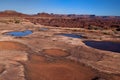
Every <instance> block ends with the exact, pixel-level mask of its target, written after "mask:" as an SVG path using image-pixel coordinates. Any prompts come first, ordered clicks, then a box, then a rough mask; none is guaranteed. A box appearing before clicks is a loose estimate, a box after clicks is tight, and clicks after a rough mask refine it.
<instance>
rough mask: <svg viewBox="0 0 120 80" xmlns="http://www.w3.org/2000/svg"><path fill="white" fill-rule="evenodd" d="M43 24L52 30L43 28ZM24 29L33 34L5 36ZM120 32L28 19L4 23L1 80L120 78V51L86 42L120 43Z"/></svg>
mask: <svg viewBox="0 0 120 80" xmlns="http://www.w3.org/2000/svg"><path fill="white" fill-rule="evenodd" d="M10 19H11V18H10ZM1 20H2V19H1ZM8 20H9V18H8ZM43 27H45V28H48V30H46V31H41V30H40V28H43ZM24 30H32V31H33V33H32V34H30V35H27V36H24V37H14V36H9V35H5V33H6V32H10V31H24ZM60 33H77V34H81V35H82V36H83V38H72V37H66V36H62V35H57V34H60ZM117 35H118V33H117V34H109V35H108V34H107V35H105V34H104V33H103V31H100V30H98V31H94V30H87V29H81V28H79V29H78V28H72V29H71V28H61V27H60V28H58V27H50V26H43V25H35V24H32V23H31V22H29V21H27V20H25V19H23V20H21V22H20V23H18V24H16V23H3V22H0V80H120V63H119V62H120V53H115V52H110V51H103V50H98V49H95V48H91V47H88V46H87V45H85V44H84V43H83V42H82V41H85V40H96V41H102V40H109V41H115V42H120V38H119V37H118V36H117ZM105 37H107V39H106V38H105ZM113 39H114V40H113Z"/></svg>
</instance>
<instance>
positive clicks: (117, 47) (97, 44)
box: [84, 41, 120, 53]
mask: <svg viewBox="0 0 120 80" xmlns="http://www.w3.org/2000/svg"><path fill="white" fill-rule="evenodd" d="M84 43H85V44H86V45H87V46H90V47H93V48H96V49H100V50H106V51H112V52H118V53H120V43H118V42H110V41H84Z"/></svg>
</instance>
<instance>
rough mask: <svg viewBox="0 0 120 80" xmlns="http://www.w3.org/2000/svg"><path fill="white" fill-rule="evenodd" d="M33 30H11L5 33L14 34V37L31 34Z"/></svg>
mask: <svg viewBox="0 0 120 80" xmlns="http://www.w3.org/2000/svg"><path fill="white" fill-rule="evenodd" d="M32 33H33V32H32V31H31V30H25V31H13V32H7V33H5V35H10V36H15V37H23V36H27V35H30V34H32Z"/></svg>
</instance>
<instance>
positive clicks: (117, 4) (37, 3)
mask: <svg viewBox="0 0 120 80" xmlns="http://www.w3.org/2000/svg"><path fill="white" fill-rule="evenodd" d="M3 10H16V11H19V12H23V13H27V14H36V13H38V12H48V13H57V14H95V15H105V16H106V15H115V16H120V0H1V1H0V11H3Z"/></svg>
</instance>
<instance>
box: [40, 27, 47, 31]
mask: <svg viewBox="0 0 120 80" xmlns="http://www.w3.org/2000/svg"><path fill="white" fill-rule="evenodd" d="M47 30H48V28H40V31H47Z"/></svg>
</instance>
